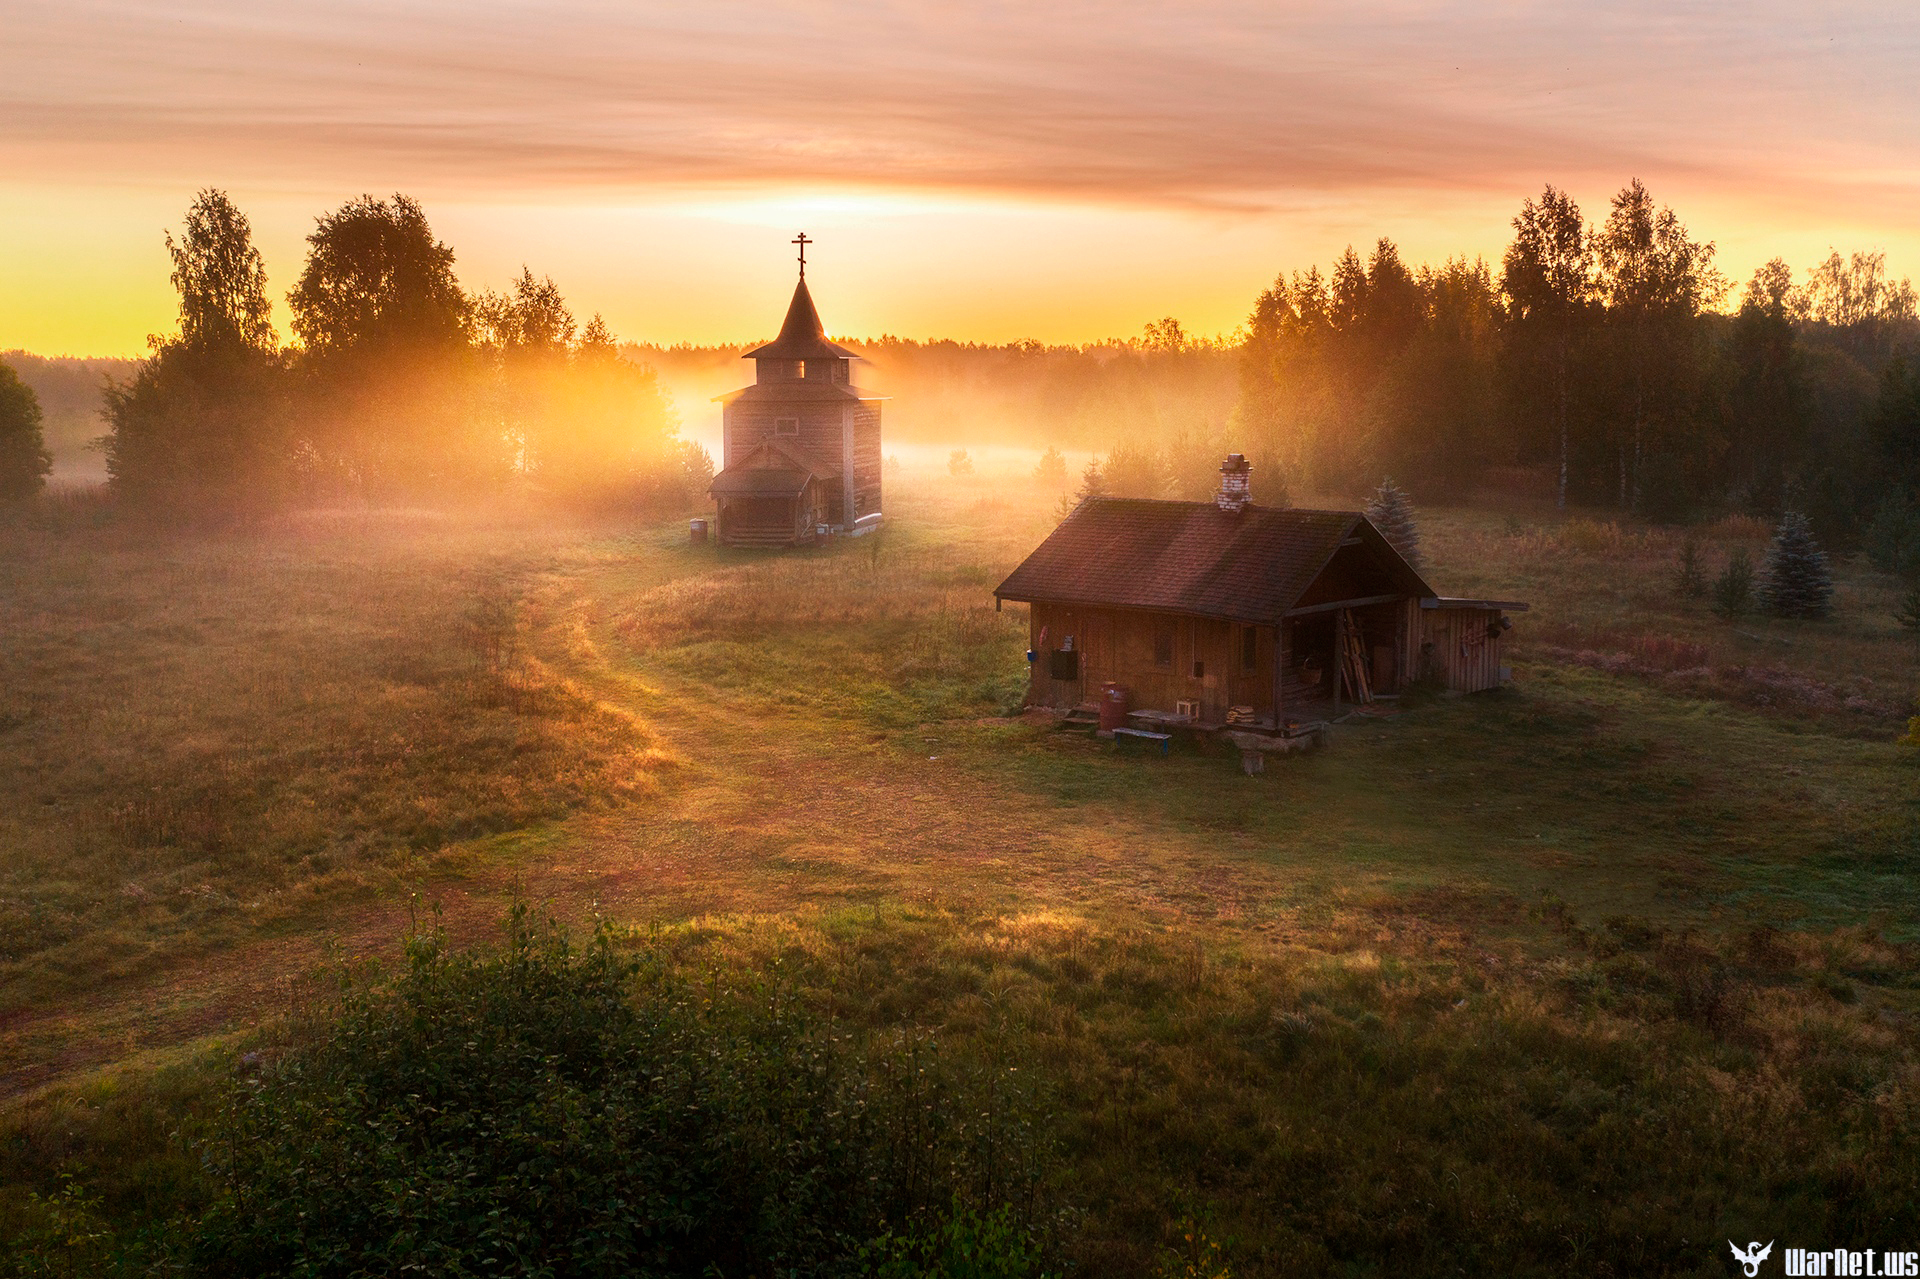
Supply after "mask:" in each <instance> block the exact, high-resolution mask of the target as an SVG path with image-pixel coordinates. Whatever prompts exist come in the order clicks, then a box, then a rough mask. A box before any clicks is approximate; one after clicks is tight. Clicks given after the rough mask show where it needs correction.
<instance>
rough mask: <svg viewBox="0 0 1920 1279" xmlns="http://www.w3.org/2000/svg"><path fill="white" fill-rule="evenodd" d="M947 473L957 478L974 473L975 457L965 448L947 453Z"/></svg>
mask: <svg viewBox="0 0 1920 1279" xmlns="http://www.w3.org/2000/svg"><path fill="white" fill-rule="evenodd" d="M947 474H948V475H951V476H953V477H954V478H955V479H958V478H960V477H961V476H963V475H972V474H973V458H972V456H971V455H970V454H968V452H967V451H966V450H965V449H955V450H954V451H953V452H951V453H949V454H947Z"/></svg>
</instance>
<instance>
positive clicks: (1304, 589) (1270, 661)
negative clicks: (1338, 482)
mask: <svg viewBox="0 0 1920 1279" xmlns="http://www.w3.org/2000/svg"><path fill="white" fill-rule="evenodd" d="M1250 470H1251V468H1250V467H1249V466H1248V465H1247V462H1246V460H1245V459H1244V458H1243V457H1241V456H1240V455H1239V454H1234V455H1233V456H1231V457H1229V458H1228V459H1227V463H1226V465H1225V466H1223V467H1222V468H1221V477H1222V485H1221V492H1220V495H1219V496H1218V497H1217V498H1216V499H1215V500H1214V501H1212V502H1162V501H1147V500H1140V499H1133V498H1109V497H1093V498H1088V499H1087V500H1085V501H1083V502H1082V503H1081V504H1080V505H1079V506H1078V507H1077V508H1076V509H1075V510H1074V512H1073V513H1072V514H1071V515H1069V516H1068V517H1067V518H1066V520H1065V522H1063V523H1062V524H1061V525H1060V527H1059V528H1057V529H1055V530H1054V531H1053V533H1052V534H1051V535H1050V536H1049V537H1048V538H1047V539H1046V541H1044V542H1042V543H1041V544H1040V546H1039V547H1038V548H1037V549H1036V550H1035V551H1034V552H1033V554H1031V555H1029V556H1028V557H1027V558H1026V560H1025V562H1023V563H1022V564H1021V565H1020V566H1019V567H1018V568H1016V569H1015V570H1014V571H1013V573H1012V575H1011V576H1009V577H1008V578H1007V580H1006V581H1004V582H1002V583H1001V584H1000V586H999V588H998V589H997V590H996V591H995V592H994V595H995V598H996V600H1017V601H1022V602H1025V603H1027V604H1029V605H1031V609H1032V612H1031V621H1030V628H1031V630H1030V633H1031V637H1032V638H1031V650H1032V652H1031V664H1032V674H1031V683H1030V685H1029V689H1028V695H1027V700H1028V704H1029V705H1032V706H1047V707H1056V708H1060V709H1071V708H1074V707H1077V706H1082V705H1085V704H1088V703H1092V702H1095V701H1096V700H1097V699H1098V698H1099V695H1100V692H1101V688H1102V686H1103V685H1104V684H1107V683H1109V682H1112V683H1116V684H1119V685H1122V686H1123V687H1124V688H1125V689H1126V690H1127V696H1128V700H1129V703H1130V705H1131V707H1132V708H1133V709H1136V710H1156V711H1164V712H1169V713H1172V714H1175V715H1190V716H1191V717H1192V718H1193V720H1194V721H1196V722H1198V723H1200V724H1225V723H1228V722H1229V721H1230V720H1231V722H1234V723H1236V724H1241V725H1244V726H1246V727H1252V728H1266V729H1270V730H1278V729H1281V728H1284V727H1285V726H1286V725H1287V724H1288V723H1289V721H1292V722H1296V723H1297V722H1303V721H1308V720H1313V719H1325V718H1329V717H1330V716H1331V715H1333V714H1337V713H1338V712H1339V711H1340V710H1341V708H1342V706H1343V705H1344V704H1346V703H1349V702H1351V701H1355V700H1360V701H1366V700H1371V699H1372V698H1373V697H1375V696H1377V695H1379V694H1382V693H1386V694H1394V693H1398V692H1400V691H1401V690H1402V689H1403V688H1404V687H1405V686H1406V685H1407V684H1408V683H1409V682H1411V681H1412V680H1415V679H1418V678H1421V677H1423V676H1426V677H1431V678H1433V679H1435V680H1436V681H1438V682H1441V683H1442V684H1443V686H1444V687H1447V688H1451V689H1457V690H1459V691H1462V692H1474V691H1478V690H1480V689H1486V688H1492V687H1494V686H1495V685H1496V684H1498V683H1499V682H1500V681H1501V680H1503V679H1505V678H1506V677H1507V670H1506V667H1505V665H1504V664H1503V659H1502V648H1503V646H1504V640H1505V634H1506V632H1507V630H1508V629H1510V627H1511V623H1510V622H1509V621H1508V620H1507V618H1506V617H1505V613H1506V612H1509V611H1518V610H1523V609H1524V608H1525V607H1526V606H1525V605H1524V604H1516V603H1509V602H1502V601H1497V600H1466V599H1449V598H1445V597H1442V596H1440V595H1439V594H1438V593H1437V592H1435V591H1434V590H1433V589H1432V588H1431V587H1430V586H1428V585H1427V583H1426V581H1425V579H1424V578H1422V577H1421V575H1420V574H1419V573H1418V572H1417V571H1416V570H1415V569H1414V568H1413V566H1412V565H1410V564H1408V563H1407V561H1406V560H1405V559H1404V558H1403V557H1402V556H1401V555H1400V553H1399V552H1398V551H1396V550H1394V548H1393V547H1392V545H1390V544H1389V543H1388V542H1387V540H1386V538H1385V537H1383V536H1382V535H1381V534H1380V532H1379V530H1378V529H1376V528H1374V526H1373V525H1372V523H1370V522H1369V521H1368V520H1367V517H1366V516H1365V515H1362V514H1360V513H1359V512H1357V511H1308V510H1295V509H1291V508H1288V509H1276V508H1271V507H1262V506H1255V505H1253V504H1252V503H1251V501H1249V500H1248V489H1249V483H1248V481H1249V475H1250ZM1236 708H1237V709H1236ZM1230 712H1232V714H1231V715H1230Z"/></svg>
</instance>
